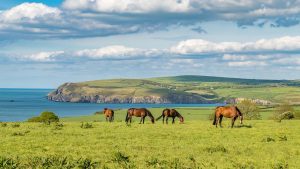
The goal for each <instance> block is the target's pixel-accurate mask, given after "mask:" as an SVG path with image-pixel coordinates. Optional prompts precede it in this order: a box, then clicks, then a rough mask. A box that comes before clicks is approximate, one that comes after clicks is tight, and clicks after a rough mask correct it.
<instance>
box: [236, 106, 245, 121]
mask: <svg viewBox="0 0 300 169" xmlns="http://www.w3.org/2000/svg"><path fill="white" fill-rule="evenodd" d="M235 109H236V111H237V112H238V113H239V116H240V120H241V121H240V123H241V124H243V119H244V117H243V114H242V112H241V110H240V109H239V108H238V107H237V106H235Z"/></svg>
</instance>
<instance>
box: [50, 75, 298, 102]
mask: <svg viewBox="0 0 300 169" xmlns="http://www.w3.org/2000/svg"><path fill="white" fill-rule="evenodd" d="M48 98H49V99H50V100H53V101H64V102H97V103H217V102H223V101H227V102H234V101H236V100H237V98H248V99H253V100H256V101H257V102H261V103H270V102H273V103H276V102H282V101H290V102H291V103H293V104H300V82H299V81H291V80H263V79H240V78H225V77H211V76H174V77H159V78H148V79H113V80H95V81H87V82H81V83H65V84H63V85H61V86H60V87H59V88H58V89H57V90H55V91H53V92H51V93H49V95H48Z"/></svg>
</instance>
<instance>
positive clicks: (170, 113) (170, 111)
mask: <svg viewBox="0 0 300 169" xmlns="http://www.w3.org/2000/svg"><path fill="white" fill-rule="evenodd" d="M169 117H172V119H173V121H172V124H174V123H175V117H178V118H179V120H180V122H181V123H183V121H184V119H183V117H182V116H181V114H180V113H179V112H178V111H176V110H175V109H164V110H163V111H162V114H161V116H159V117H158V118H157V119H156V121H157V120H159V119H160V118H163V123H165V118H166V123H167V124H168V118H169Z"/></svg>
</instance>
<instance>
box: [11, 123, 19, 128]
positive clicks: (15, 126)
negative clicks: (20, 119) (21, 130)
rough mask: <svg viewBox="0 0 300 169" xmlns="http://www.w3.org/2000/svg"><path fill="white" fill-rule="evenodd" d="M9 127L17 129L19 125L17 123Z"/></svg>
mask: <svg viewBox="0 0 300 169" xmlns="http://www.w3.org/2000/svg"><path fill="white" fill-rule="evenodd" d="M11 127H13V128H17V127H20V124H19V123H14V124H12V125H11Z"/></svg>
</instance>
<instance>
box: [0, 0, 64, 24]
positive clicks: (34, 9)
mask: <svg viewBox="0 0 300 169" xmlns="http://www.w3.org/2000/svg"><path fill="white" fill-rule="evenodd" d="M61 13H62V11H61V10H60V9H58V8H53V7H48V6H46V5H44V4H41V3H23V4H21V5H18V6H15V7H13V8H11V9H9V10H7V11H3V12H2V13H0V21H2V22H8V23H11V22H24V21H35V20H37V19H43V20H45V19H51V20H53V19H57V18H59V17H60V15H61Z"/></svg>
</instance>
